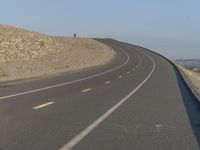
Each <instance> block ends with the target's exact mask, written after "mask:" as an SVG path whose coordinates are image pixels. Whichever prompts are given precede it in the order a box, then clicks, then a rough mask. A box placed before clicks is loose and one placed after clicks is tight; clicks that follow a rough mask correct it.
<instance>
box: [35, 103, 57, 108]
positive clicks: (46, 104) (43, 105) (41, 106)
mask: <svg viewBox="0 0 200 150" xmlns="http://www.w3.org/2000/svg"><path fill="white" fill-rule="evenodd" d="M52 104H54V102H48V103H45V104H42V105H38V106H35V107H33V109H40V108H43V107H46V106H48V105H52Z"/></svg>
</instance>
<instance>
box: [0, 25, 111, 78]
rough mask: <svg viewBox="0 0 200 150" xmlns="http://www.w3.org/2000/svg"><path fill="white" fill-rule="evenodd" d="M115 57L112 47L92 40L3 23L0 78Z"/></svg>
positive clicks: (65, 68) (67, 68)
mask: <svg viewBox="0 0 200 150" xmlns="http://www.w3.org/2000/svg"><path fill="white" fill-rule="evenodd" d="M113 57H114V51H113V50H112V49H111V48H109V47H108V46H106V45H103V44H102V43H99V42H97V41H95V40H92V39H87V38H66V37H54V36H48V35H45V34H41V33H36V32H31V31H27V30H23V29H19V28H15V27H11V26H7V25H0V81H5V80H15V79H21V78H32V77H38V76H44V75H50V74H57V73H61V72H68V71H73V70H79V69H83V68H87V67H91V66H96V65H101V64H104V63H106V62H108V61H110V60H111V59H112V58H113Z"/></svg>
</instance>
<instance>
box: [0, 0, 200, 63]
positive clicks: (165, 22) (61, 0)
mask: <svg viewBox="0 0 200 150" xmlns="http://www.w3.org/2000/svg"><path fill="white" fill-rule="evenodd" d="M0 23H1V24H8V25H13V26H17V27H22V28H26V29H30V30H34V31H38V32H43V33H48V34H53V35H65V36H71V35H72V34H73V33H77V34H78V36H88V37H111V38H115V39H118V40H123V41H126V42H131V43H133V44H137V45H141V46H144V47H146V48H149V49H152V50H154V51H157V52H159V53H161V54H163V55H165V56H167V57H168V58H172V59H174V58H198V59H200V0H0Z"/></svg>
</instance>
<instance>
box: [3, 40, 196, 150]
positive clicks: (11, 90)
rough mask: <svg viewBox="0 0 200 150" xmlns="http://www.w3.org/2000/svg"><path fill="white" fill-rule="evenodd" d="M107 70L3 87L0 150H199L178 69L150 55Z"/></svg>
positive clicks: (129, 57)
mask: <svg viewBox="0 0 200 150" xmlns="http://www.w3.org/2000/svg"><path fill="white" fill-rule="evenodd" d="M98 40H99V41H101V42H103V43H105V44H108V45H109V46H111V47H113V48H114V49H115V51H116V57H115V58H114V59H113V60H112V61H111V62H110V63H109V64H106V65H103V66H99V67H94V68H91V69H85V70H82V71H79V72H73V73H70V74H63V75H61V76H57V77H49V78H44V79H39V80H38V79H37V80H33V81H26V82H16V83H8V84H7V83H4V84H1V85H0V149H1V150H57V149H61V150H70V149H74V150H134V149H136V150H150V149H152V150H165V149H166V150H178V149H180V150H196V149H199V135H200V134H199V133H200V132H199V127H200V122H199V121H200V117H199V116H200V114H199V111H198V109H197V106H196V103H195V102H194V100H193V97H192V96H191V95H190V93H189V92H188V90H187V89H186V87H185V85H184V84H183V83H182V80H181V79H180V77H179V75H178V74H177V72H176V71H175V70H174V68H173V66H172V65H171V64H170V63H169V62H168V61H167V60H165V59H164V58H162V57H161V56H159V55H157V54H155V53H152V52H151V51H148V50H145V49H144V48H141V47H137V46H134V45H130V44H127V43H122V42H119V41H115V40H111V39H98Z"/></svg>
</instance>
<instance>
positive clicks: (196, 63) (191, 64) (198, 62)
mask: <svg viewBox="0 0 200 150" xmlns="http://www.w3.org/2000/svg"><path fill="white" fill-rule="evenodd" d="M175 63H177V64H179V65H181V66H183V67H185V68H188V69H194V68H198V69H199V70H200V59H177V60H175Z"/></svg>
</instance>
